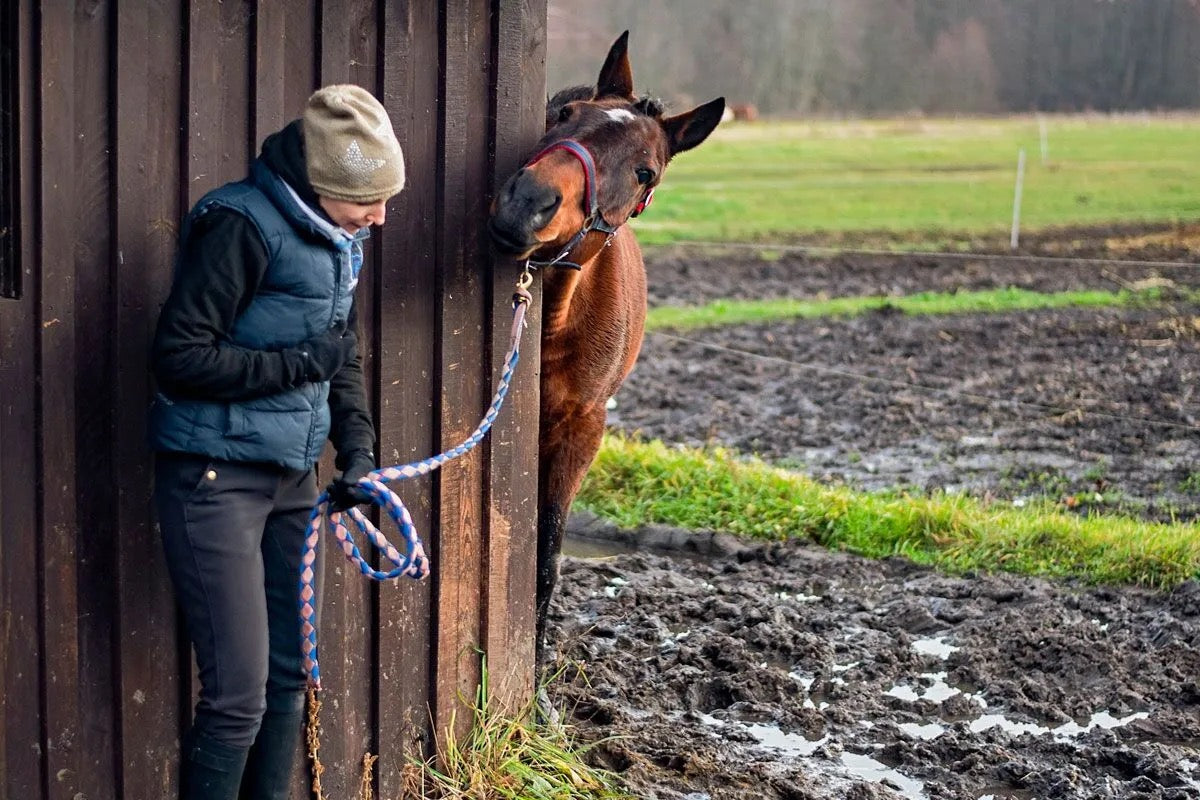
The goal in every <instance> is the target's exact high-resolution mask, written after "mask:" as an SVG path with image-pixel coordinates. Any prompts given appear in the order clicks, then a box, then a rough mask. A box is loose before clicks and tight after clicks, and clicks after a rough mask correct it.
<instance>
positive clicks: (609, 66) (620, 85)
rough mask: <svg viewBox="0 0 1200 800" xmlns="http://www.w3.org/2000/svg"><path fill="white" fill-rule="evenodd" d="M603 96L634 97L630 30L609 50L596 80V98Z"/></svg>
mask: <svg viewBox="0 0 1200 800" xmlns="http://www.w3.org/2000/svg"><path fill="white" fill-rule="evenodd" d="M601 97H628V98H631V99H632V98H633V70H632V69H631V68H630V67H629V31H625V32H624V33H622V34H621V35H620V36H618V37H617V40H616V41H615V42H613V46H612V47H611V48H609V50H608V58H606V59H604V66H603V67H601V68H600V79H599V80H597V81H596V99H600V98H601Z"/></svg>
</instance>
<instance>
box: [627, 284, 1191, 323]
mask: <svg viewBox="0 0 1200 800" xmlns="http://www.w3.org/2000/svg"><path fill="white" fill-rule="evenodd" d="M1190 294H1191V296H1190V297H1189V299H1191V300H1200V292H1193V293H1190ZM1162 297H1163V294H1162V291H1161V290H1160V289H1157V288H1152V289H1144V290H1140V291H1129V290H1126V289H1122V290H1120V291H1116V292H1107V291H1101V290H1083V291H1073V292H1054V293H1045V292H1034V291H1030V290H1028V289H1014V288H1009V289H986V290H981V291H975V292H921V293H919V294H911V295H905V296H902V297H836V298H833V299H827V300H799V299H795V298H787V297H785V298H777V299H772V300H716V301H713V302H711V303H708V304H707V305H703V306H690V307H688V306H660V307H658V308H652V309H650V311H649V313H648V314H647V316H646V330H658V329H663V328H670V329H673V330H689V329H694V328H705V327H711V326H714V325H741V324H745V323H754V322H773V321H777V320H784V319H813V318H816V317H852V316H858V315H861V314H866V313H868V312H871V311H878V310H881V309H885V308H891V309H895V310H897V311H901V312H903V313H905V314H912V315H921V314H975V313H999V312H1004V311H1034V310H1040V309H1051V308H1066V307H1070V306H1088V307H1092V308H1100V307H1106V306H1129V305H1149V304H1153V303H1156V302H1159V301H1160V300H1161V299H1162Z"/></svg>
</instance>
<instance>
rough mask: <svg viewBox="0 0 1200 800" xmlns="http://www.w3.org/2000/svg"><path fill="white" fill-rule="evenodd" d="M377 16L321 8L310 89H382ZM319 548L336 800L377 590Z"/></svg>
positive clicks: (360, 0) (341, 790)
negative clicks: (374, 67) (374, 66)
mask: <svg viewBox="0 0 1200 800" xmlns="http://www.w3.org/2000/svg"><path fill="white" fill-rule="evenodd" d="M376 14H377V11H376V8H375V3H374V2H373V1H372V0H338V2H323V3H322V4H321V8H320V16H319V20H318V21H317V25H316V30H317V31H318V32H319V37H320V48H319V52H313V51H312V50H311V49H310V51H309V52H310V53H311V54H312V55H313V57H314V61H315V63H316V64H319V65H320V67H321V72H320V73H319V74H318V75H317V76H316V80H315V81H314V84H315V85H314V86H312V87H311V88H316V85H327V84H331V83H357V84H359V85H361V86H362V87H363V88H365V89H367V90H368V91H371V92H373V93H374V92H376V91H377V89H376V86H375V82H374V73H373V72H372V71H371V70H365V71H364V70H363V69H361V68H359V67H357V66H356V65H360V64H370V63H372V62H373V61H374V57H375V49H376V46H377V41H378V40H377V30H376V27H377V26H376ZM311 46H312V45H311V44H310V48H311ZM327 69H328V70H329V71H328V72H326V70H327ZM308 94H309V92H307V91H306V92H305V93H304V96H303V97H301V98H300V100H299V105H298V106H297V108H296V110H295V111H296V113H297V114H298V113H300V112H301V111H302V109H303V104H304V100H306V99H307V97H308ZM363 257H364V264H365V265H366V266H365V267H364V272H363V274H362V276H361V279H360V282H359V286H358V288H357V289H356V290H355V302H356V303H357V306H358V314H359V318H360V320H361V322H362V324H363V326H364V337H363V339H361V340H360V346H359V349H360V351H361V352H362V354H363V359H364V365H363V368H364V373H365V375H366V376H367V384H368V389H370V388H371V383H372V382H371V380H370V375H371V358H372V353H371V350H372V348H371V346H370V344H371V335H370V332H371V331H372V330H373V329H374V322H373V319H372V316H373V315H372V313H371V309H372V308H373V306H374V299H373V291H372V287H373V284H374V282H375V281H376V280H377V276H376V275H375V273H374V264H373V245H372V243H371V242H370V241H369V240H368V243H367V246H366V248H365V249H364V253H363ZM318 472H319V475H320V480H321V482H322V483H327V482H328V481H329V480H330V479H331V478H332V477H333V476H334V475H336V474H337V470H336V468H335V467H334V452H333V448H332V447H327V448H326V451H325V454H324V455H323V457H322V458H321V461H320V464H319V465H318ZM360 544H361V545H362V548H363V551H364V552H365V553H366V552H369V551H370V550H371V548H370V546H369V544H368V543H366V542H360ZM322 546H323V547H324V548H325V554H324V559H325V560H324V564H325V578H324V583H323V595H322V597H321V607H320V610H319V613H318V624H319V626H320V642H321V675H322V683H323V685H324V691H323V700H324V706H323V709H322V720H321V723H322V728H323V729H324V732H325V734H324V736H323V737H322V740H321V753H322V761H323V762H324V763H325V764H326V772H325V777H324V778H323V783H324V785H325V788H326V790H327V791H328V792H329V794H330V795H331V796H350V795H354V794H357V791H358V784H359V780H360V773H359V766H360V763H361V760H362V756H363V753H364V752H367V751H373V750H374V749H375V746H376V745H375V735H374V734H375V702H374V693H373V687H374V684H375V678H374V672H375V667H374V652H375V621H374V608H375V603H374V600H373V596H374V592H375V589H376V587H374V586H373V585H372V584H371V582H370V581H368V580H366V579H364V578H363V577H362V576H361V575H360V574H359V572H358V570H357V569H355V568H353V567H350V566H349V565H348V564H347V562H346V560H345V559H344V558H343V557H342V554H341V552H340V551H339V550H338V549H337V548H336V547H334V546H333V540H332V538H331V537H330V538H326V539H325V541H324V542H322Z"/></svg>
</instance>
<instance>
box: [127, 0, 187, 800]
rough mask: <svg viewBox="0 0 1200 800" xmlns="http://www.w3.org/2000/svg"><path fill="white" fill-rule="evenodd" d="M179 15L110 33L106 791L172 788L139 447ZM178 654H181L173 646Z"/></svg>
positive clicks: (166, 236)
mask: <svg viewBox="0 0 1200 800" xmlns="http://www.w3.org/2000/svg"><path fill="white" fill-rule="evenodd" d="M183 22H184V20H183V17H182V14H181V9H180V6H178V5H177V4H174V3H155V4H151V5H150V6H145V5H143V4H141V3H137V2H132V0H124V1H123V2H120V3H119V5H118V7H117V13H116V19H115V25H116V31H115V34H114V41H115V53H114V56H113V57H114V59H115V80H116V89H117V91H116V92H115V94H114V102H115V106H114V109H113V111H114V120H113V123H114V124H113V129H114V136H115V145H114V154H113V155H114V164H113V169H114V174H113V184H114V185H113V192H114V229H113V242H112V246H113V250H114V253H113V259H114V262H115V271H114V277H113V283H114V290H113V291H114V301H115V313H114V318H113V325H114V328H113V333H114V336H113V339H114V341H115V344H114V347H115V350H114V357H113V363H112V365H111V372H110V375H111V380H112V385H113V386H114V387H115V397H116V408H115V411H114V413H115V417H114V453H113V461H114V463H115V465H116V470H117V473H118V478H117V480H118V487H117V492H116V508H115V529H116V580H115V584H116V592H117V611H116V621H115V626H116V630H115V632H114V638H115V646H116V648H117V653H116V658H115V662H116V676H115V677H116V692H117V697H116V703H117V725H118V732H119V736H118V742H117V744H118V747H119V750H118V757H119V764H120V767H119V773H118V776H117V781H116V792H117V796H122V797H127V798H128V797H143V796H144V797H151V796H152V797H174V796H175V795H176V794H177V793H178V775H177V769H176V766H177V763H178V759H179V733H180V730H181V729H182V727H183V725H184V720H185V719H186V713H185V712H184V707H183V703H181V697H182V696H186V695H188V694H189V693H190V692H189V688H188V684H187V683H186V682H184V681H181V679H180V676H181V675H186V674H187V670H188V668H189V666H190V663H191V658H190V655H187V656H185V657H184V658H179V655H180V650H181V648H180V642H181V641H183V640H184V633H183V631H182V630H180V629H179V628H178V627H177V625H176V615H175V602H174V599H173V597H172V594H171V586H170V581H169V578H168V576H167V571H166V564H165V562H164V558H163V551H162V543H161V540H160V538H159V536H158V532H157V529H156V526H155V525H154V522H153V512H152V505H153V503H152V500H151V483H152V475H153V470H152V459H151V454H150V452H149V451H148V449H147V447H146V440H147V437H146V422H147V412H146V409H147V406H148V404H149V402H150V398H151V391H152V390H151V383H150V373H149V366H148V364H147V360H146V354H147V353H148V352H149V345H150V340H151V339H152V338H153V333H154V324H155V321H156V320H157V318H158V309H159V307H160V305H161V303H162V301H163V299H164V298H165V297H166V295H167V292H168V290H169V287H170V281H171V270H172V263H173V259H174V255H175V246H176V236H177V227H178V221H179V219H180V216H181V214H182V209H181V207H180V206H181V203H180V199H181V196H182V193H183V191H184V189H183V187H181V185H180V181H181V177H182V176H183V174H184V172H183V170H182V167H181V163H180V146H181V142H180V130H181V128H182V125H183V123H184V119H182V112H183V98H182V90H183V86H182V80H183V68H182V63H181V61H182V57H183V51H182V47H183V35H182V31H183ZM184 652H185V653H187V652H190V651H184Z"/></svg>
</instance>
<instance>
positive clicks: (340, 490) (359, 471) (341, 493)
mask: <svg viewBox="0 0 1200 800" xmlns="http://www.w3.org/2000/svg"><path fill="white" fill-rule="evenodd" d="M373 469H375V454H374V453H370V452H367V451H365V450H359V451H357V452H355V453H354V454H353V455H352V456H350V458H349V460H348V461H347V463H346V468H345V469H344V470H342V474H341V476H340V477H339V478H337V480H335V481H334V482H333V483H331V484H329V486H328V487H327V488H326V489H325V492H326V493H327V494H328V495H329V511H330V512H331V513H333V512H339V511H348V510H350V509H351V508H353V507H354V506H356V505H359V504H360V503H371V502H374V498H373V497H371V495H369V494H367V492H366V490H365V489H363V488H362V487H361V486H359V485H358V481H359V480H360V479H361V478H365V477H366V476H367V473H368V472H370V471H371V470H373Z"/></svg>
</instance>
